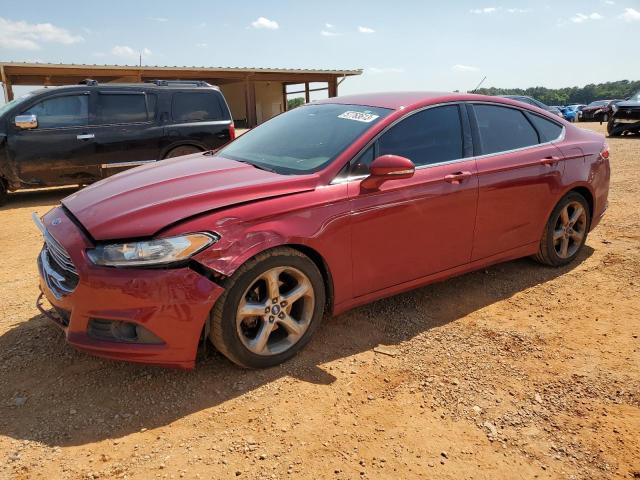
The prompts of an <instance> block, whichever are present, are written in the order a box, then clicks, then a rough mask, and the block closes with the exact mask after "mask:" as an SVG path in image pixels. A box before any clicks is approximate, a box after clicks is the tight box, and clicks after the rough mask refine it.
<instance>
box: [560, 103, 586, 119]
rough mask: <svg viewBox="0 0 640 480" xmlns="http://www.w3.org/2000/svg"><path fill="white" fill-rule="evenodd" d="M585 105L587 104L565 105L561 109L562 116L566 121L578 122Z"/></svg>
mask: <svg viewBox="0 0 640 480" xmlns="http://www.w3.org/2000/svg"><path fill="white" fill-rule="evenodd" d="M584 106H585V105H580V104H574V105H567V106H565V107H562V108H561V109H560V111H561V112H562V116H563V117H564V119H565V120H566V121H568V122H577V121H578V117H579V114H580V112H581V110H582V107H584Z"/></svg>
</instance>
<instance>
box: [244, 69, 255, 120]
mask: <svg viewBox="0 0 640 480" xmlns="http://www.w3.org/2000/svg"><path fill="white" fill-rule="evenodd" d="M244 88H245V107H246V111H247V127H249V128H253V127H255V126H256V125H258V116H257V114H256V84H255V82H254V81H253V80H249V77H247V78H246V79H245V83H244Z"/></svg>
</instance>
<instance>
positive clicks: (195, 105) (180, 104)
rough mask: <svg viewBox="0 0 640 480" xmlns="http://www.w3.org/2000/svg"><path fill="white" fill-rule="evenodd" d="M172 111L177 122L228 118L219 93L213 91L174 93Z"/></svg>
mask: <svg viewBox="0 0 640 480" xmlns="http://www.w3.org/2000/svg"><path fill="white" fill-rule="evenodd" d="M171 112H172V117H173V120H174V121H175V122H177V123H190V122H210V121H215V120H227V115H226V114H225V113H224V111H223V109H222V105H221V104H220V99H219V98H218V95H217V94H215V93H211V92H202V93H196V92H177V93H174V94H173V101H172V106H171Z"/></svg>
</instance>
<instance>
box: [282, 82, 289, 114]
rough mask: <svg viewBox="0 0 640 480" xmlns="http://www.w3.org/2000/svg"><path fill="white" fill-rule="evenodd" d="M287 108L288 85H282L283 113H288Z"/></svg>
mask: <svg viewBox="0 0 640 480" xmlns="http://www.w3.org/2000/svg"><path fill="white" fill-rule="evenodd" d="M287 106H288V101H287V84H286V83H284V82H283V83H282V111H283V112H286V111H287Z"/></svg>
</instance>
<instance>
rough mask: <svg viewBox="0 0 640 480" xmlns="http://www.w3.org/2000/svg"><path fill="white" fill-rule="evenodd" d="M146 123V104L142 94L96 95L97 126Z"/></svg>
mask: <svg viewBox="0 0 640 480" xmlns="http://www.w3.org/2000/svg"><path fill="white" fill-rule="evenodd" d="M146 121H147V102H146V99H145V95H144V93H102V92H100V93H99V94H98V105H97V110H96V122H97V123H98V124H99V125H108V124H111V123H137V122H146Z"/></svg>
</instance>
